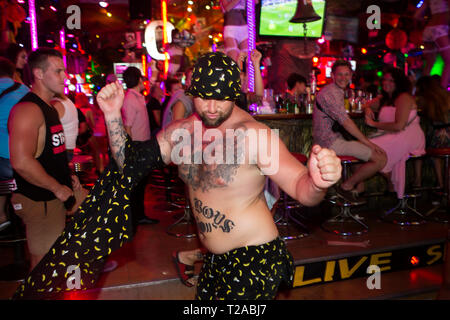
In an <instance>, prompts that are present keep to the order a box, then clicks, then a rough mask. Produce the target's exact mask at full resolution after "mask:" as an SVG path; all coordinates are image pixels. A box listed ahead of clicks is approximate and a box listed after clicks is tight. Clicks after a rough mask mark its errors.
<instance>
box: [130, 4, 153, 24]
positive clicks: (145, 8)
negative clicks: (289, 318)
mask: <svg viewBox="0 0 450 320" xmlns="http://www.w3.org/2000/svg"><path fill="white" fill-rule="evenodd" d="M128 8H129V11H130V19H131V20H134V19H144V20H150V19H152V0H128Z"/></svg>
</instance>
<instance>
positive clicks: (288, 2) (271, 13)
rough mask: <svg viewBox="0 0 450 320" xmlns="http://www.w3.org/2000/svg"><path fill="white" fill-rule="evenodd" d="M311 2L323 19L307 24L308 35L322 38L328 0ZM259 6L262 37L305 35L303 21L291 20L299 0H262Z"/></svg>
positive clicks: (259, 24)
mask: <svg viewBox="0 0 450 320" xmlns="http://www.w3.org/2000/svg"><path fill="white" fill-rule="evenodd" d="M300 1H303V0H300ZM311 3H312V6H313V8H314V11H315V12H316V13H317V15H319V16H320V17H321V19H320V20H317V21H314V22H308V23H307V24H306V31H307V33H306V37H307V38H320V37H321V36H322V31H323V24H324V18H325V4H326V1H325V0H312V1H311ZM257 8H258V14H257V18H258V19H257V21H258V26H257V30H258V36H259V37H260V38H262V39H264V38H279V37H289V38H291V37H297V38H298V37H303V36H304V35H303V23H291V22H289V20H291V18H292V17H293V16H294V14H295V12H296V10H297V0H260V4H259V5H258V6H257Z"/></svg>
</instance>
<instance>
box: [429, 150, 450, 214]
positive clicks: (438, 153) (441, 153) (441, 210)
mask: <svg viewBox="0 0 450 320" xmlns="http://www.w3.org/2000/svg"><path fill="white" fill-rule="evenodd" d="M427 155H428V156H431V157H436V158H442V159H444V190H442V202H441V203H440V204H439V206H436V207H434V208H432V209H431V210H430V211H428V212H427V213H426V214H425V216H427V217H429V218H430V219H433V220H434V221H437V222H442V223H448V222H449V218H450V217H449V211H450V209H449V187H450V186H449V174H450V173H449V159H450V148H434V149H431V148H430V149H427Z"/></svg>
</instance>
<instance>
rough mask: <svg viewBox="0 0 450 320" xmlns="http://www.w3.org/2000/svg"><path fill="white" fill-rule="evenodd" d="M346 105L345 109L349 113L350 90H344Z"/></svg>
mask: <svg viewBox="0 0 450 320" xmlns="http://www.w3.org/2000/svg"><path fill="white" fill-rule="evenodd" d="M344 107H345V111H347V113H349V112H350V111H351V110H350V100H349V98H348V90H347V89H346V90H344Z"/></svg>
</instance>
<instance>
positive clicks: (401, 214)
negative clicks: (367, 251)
mask: <svg viewBox="0 0 450 320" xmlns="http://www.w3.org/2000/svg"><path fill="white" fill-rule="evenodd" d="M421 157H422V156H415V155H410V156H409V158H408V160H409V159H418V158H421ZM405 167H406V166H405ZM405 170H406V168H405ZM421 195H422V194H421V193H420V192H419V191H418V190H409V191H408V192H405V194H404V195H403V198H401V199H399V201H398V203H397V205H396V206H395V207H393V208H391V209H389V210H388V211H386V212H385V213H383V214H382V215H381V216H380V218H381V220H383V221H385V222H390V223H394V224H398V225H401V226H411V225H414V226H417V225H421V224H424V223H426V219H425V217H424V216H423V215H422V214H421V213H420V212H419V211H417V209H416V199H417V198H418V197H420V196H421ZM410 199H411V200H412V201H413V206H410V205H409V203H408V200H410Z"/></svg>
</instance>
